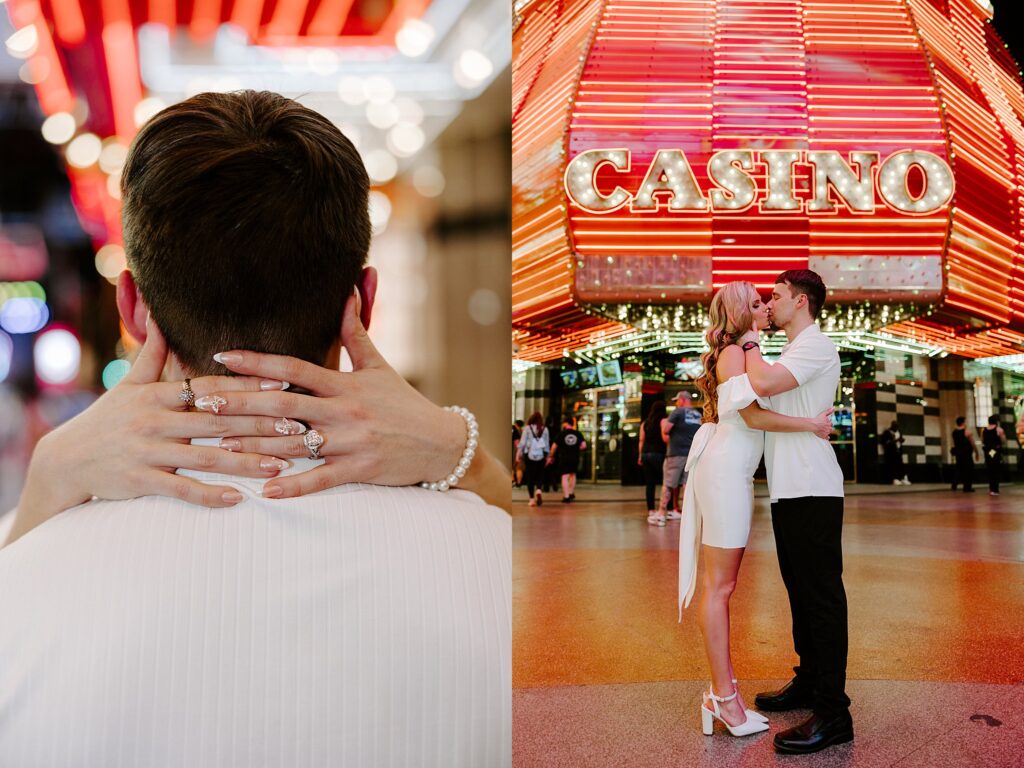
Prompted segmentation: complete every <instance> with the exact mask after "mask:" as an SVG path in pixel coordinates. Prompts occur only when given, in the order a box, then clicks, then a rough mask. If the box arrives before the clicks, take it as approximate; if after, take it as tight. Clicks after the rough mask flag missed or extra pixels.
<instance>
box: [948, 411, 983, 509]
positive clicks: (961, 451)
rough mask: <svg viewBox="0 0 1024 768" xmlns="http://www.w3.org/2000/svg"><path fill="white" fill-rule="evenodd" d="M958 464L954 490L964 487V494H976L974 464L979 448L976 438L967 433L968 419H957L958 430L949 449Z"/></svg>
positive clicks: (954, 475) (960, 417) (955, 471)
mask: <svg viewBox="0 0 1024 768" xmlns="http://www.w3.org/2000/svg"><path fill="white" fill-rule="evenodd" d="M949 452H950V453H951V454H953V460H954V461H955V462H956V468H955V470H954V474H953V490H954V491H955V490H956V487H957V486H958V485H961V484H962V485H963V487H964V493H974V462H975V460H977V458H978V446H977V445H975V443H974V436H973V435H971V433H970V432H968V431H967V418H966V417H964V416H957V417H956V428H955V429H954V430H953V445H952V447H951V448H950V449H949Z"/></svg>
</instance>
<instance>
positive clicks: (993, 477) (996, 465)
mask: <svg viewBox="0 0 1024 768" xmlns="http://www.w3.org/2000/svg"><path fill="white" fill-rule="evenodd" d="M1002 468H1003V462H1002V461H1001V460H1000V459H999V458H995V459H990V458H989V457H988V456H986V457H985V469H986V471H987V473H988V489H989V490H990V491H992V493H999V471H1000V470H1001V469H1002Z"/></svg>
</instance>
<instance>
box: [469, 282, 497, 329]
mask: <svg viewBox="0 0 1024 768" xmlns="http://www.w3.org/2000/svg"><path fill="white" fill-rule="evenodd" d="M501 315H502V303H501V299H500V298H499V297H498V294H497V293H495V292H494V291H492V290H490V289H489V288H478V289H477V290H475V291H473V294H472V295H471V296H470V297H469V316H470V317H471V318H473V322H475V323H476V324H477V325H494V324H495V323H496V322H498V318H499V317H501Z"/></svg>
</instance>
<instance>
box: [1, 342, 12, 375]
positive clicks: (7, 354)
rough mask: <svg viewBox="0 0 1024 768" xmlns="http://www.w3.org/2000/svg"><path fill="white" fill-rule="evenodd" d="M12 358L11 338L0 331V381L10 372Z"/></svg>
mask: <svg viewBox="0 0 1024 768" xmlns="http://www.w3.org/2000/svg"><path fill="white" fill-rule="evenodd" d="M12 357H14V342H13V341H11V337H10V336H8V335H7V334H6V333H4V332H3V331H0V381H3V380H4V379H6V378H7V374H8V373H10V372H11V358H12Z"/></svg>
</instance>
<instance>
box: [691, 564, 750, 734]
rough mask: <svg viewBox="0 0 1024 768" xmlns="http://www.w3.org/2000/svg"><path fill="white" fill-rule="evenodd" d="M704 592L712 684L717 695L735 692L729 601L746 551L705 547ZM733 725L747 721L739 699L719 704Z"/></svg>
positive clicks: (703, 615)
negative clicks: (730, 647)
mask: <svg viewBox="0 0 1024 768" xmlns="http://www.w3.org/2000/svg"><path fill="white" fill-rule="evenodd" d="M702 549H703V551H704V589H703V590H702V594H701V601H700V629H701V633H702V634H703V635H704V650H705V652H706V653H707V655H708V662H709V664H710V666H711V685H712V687H713V688H714V693H715V695H716V696H729V695H731V694H732V692H733V684H732V678H733V669H732V655H731V653H730V650H729V599H730V598H731V597H732V593H733V591H734V590H735V589H736V577H737V575H738V574H739V570H740V563H741V562H742V561H743V552H744V550H743V549H742V548H738V549H723V548H722V547H709V546H704V547H703V548H702ZM719 707H720V708H721V710H722V715H723V716H724V717H725V719H726V721H727V722H729V723H730V724H731V725H739V724H740V723H742V722H744V721H745V720H746V714H745V713H744V711H743V705H742V704H740V702H739V700H738V699H733V700H732V701H727V702H724V703H721V704H719Z"/></svg>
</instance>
